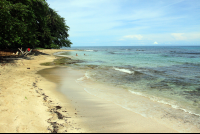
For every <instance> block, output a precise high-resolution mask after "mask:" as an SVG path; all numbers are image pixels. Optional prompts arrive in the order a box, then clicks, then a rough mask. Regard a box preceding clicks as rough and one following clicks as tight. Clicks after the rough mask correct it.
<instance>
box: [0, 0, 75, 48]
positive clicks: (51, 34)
mask: <svg viewBox="0 0 200 134" xmlns="http://www.w3.org/2000/svg"><path fill="white" fill-rule="evenodd" d="M0 26H1V29H0V48H18V47H25V48H27V47H31V48H36V47H40V48H61V47H63V46H64V47H70V46H71V44H72V43H71V42H70V41H69V40H68V39H67V38H68V37H69V35H68V30H69V27H68V26H67V25H66V24H65V20H64V18H62V17H61V16H60V15H58V14H57V13H56V12H55V11H54V10H53V9H51V8H50V7H49V6H48V4H47V2H46V1H45V0H0Z"/></svg>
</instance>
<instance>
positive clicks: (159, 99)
mask: <svg viewBox="0 0 200 134" xmlns="http://www.w3.org/2000/svg"><path fill="white" fill-rule="evenodd" d="M129 92H131V93H132V94H136V95H139V96H143V97H147V98H149V99H150V100H152V101H155V102H158V103H162V104H166V105H169V106H171V107H172V108H174V109H179V110H182V111H184V112H185V113H189V114H193V115H196V116H200V114H196V113H194V112H192V111H190V110H187V109H184V108H181V107H180V106H178V105H176V104H172V103H169V102H167V101H164V100H162V99H161V98H159V97H155V96H152V97H150V96H148V95H144V94H143V93H141V92H135V91H130V90H129ZM174 103H175V102H174Z"/></svg>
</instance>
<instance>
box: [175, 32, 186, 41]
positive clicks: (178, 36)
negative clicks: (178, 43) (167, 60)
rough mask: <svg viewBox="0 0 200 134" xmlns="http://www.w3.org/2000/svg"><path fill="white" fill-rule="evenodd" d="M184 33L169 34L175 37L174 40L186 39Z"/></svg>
mask: <svg viewBox="0 0 200 134" xmlns="http://www.w3.org/2000/svg"><path fill="white" fill-rule="evenodd" d="M183 34H184V33H172V34H171V35H172V36H173V37H174V38H175V39H176V40H186V39H187V38H186V37H184V36H183Z"/></svg>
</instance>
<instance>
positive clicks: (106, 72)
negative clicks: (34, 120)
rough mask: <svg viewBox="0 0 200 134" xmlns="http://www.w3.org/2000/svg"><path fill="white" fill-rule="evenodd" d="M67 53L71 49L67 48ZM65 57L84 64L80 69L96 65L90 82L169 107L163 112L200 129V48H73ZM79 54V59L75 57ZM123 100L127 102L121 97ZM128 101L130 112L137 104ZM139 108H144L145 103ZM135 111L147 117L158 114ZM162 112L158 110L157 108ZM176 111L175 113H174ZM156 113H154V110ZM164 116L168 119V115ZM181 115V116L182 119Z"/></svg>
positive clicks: (80, 64) (89, 74) (87, 74)
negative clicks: (108, 86)
mask: <svg viewBox="0 0 200 134" xmlns="http://www.w3.org/2000/svg"><path fill="white" fill-rule="evenodd" d="M66 49H68V48H66ZM71 49H72V50H78V51H71V52H67V53H65V54H66V55H71V56H73V57H74V58H75V59H80V60H83V61H84V62H83V63H79V67H86V66H87V65H95V68H93V69H90V70H88V71H87V72H86V76H87V78H89V79H91V80H94V81H99V82H103V83H107V84H111V85H113V86H116V87H120V88H122V89H124V90H126V91H128V92H129V93H130V95H131V94H134V95H139V96H144V97H147V98H149V99H150V100H152V101H154V102H158V103H161V104H166V105H169V106H170V109H169V108H168V109H167V108H162V109H161V108H160V111H165V112H166V113H169V112H170V113H172V111H173V114H171V117H172V116H173V117H174V118H179V119H182V120H183V122H190V123H192V124H193V125H196V126H197V127H198V128H200V124H199V122H200V47H197V46H196V47H158V46H157V47H153V46H148V47H134V46H132V47H130V46H121V47H73V48H71ZM76 53H77V54H78V56H75V55H76ZM120 98H121V100H122V99H126V98H122V97H121V96H120ZM128 102H131V100H128V99H127V100H126V105H125V103H124V104H123V103H121V104H120V105H122V106H123V107H126V108H127V109H131V105H133V104H134V102H131V103H128ZM136 105H138V106H139V105H140V106H141V105H143V104H142V102H141V103H140V104H139V102H137V104H136V103H135V104H134V106H136ZM147 107H148V109H149V110H150V109H151V107H152V106H151V107H150V106H147V105H146V106H144V107H143V109H141V107H140V108H135V107H134V109H132V110H133V111H134V112H137V113H140V114H143V115H145V116H154V115H153V114H155V113H156V112H149V111H148V112H147V110H146V111H145V110H144V109H147ZM157 110H159V108H157ZM174 110H175V111H174ZM151 111H153V109H152V110H151ZM166 113H165V115H168V114H166ZM180 115H182V116H180Z"/></svg>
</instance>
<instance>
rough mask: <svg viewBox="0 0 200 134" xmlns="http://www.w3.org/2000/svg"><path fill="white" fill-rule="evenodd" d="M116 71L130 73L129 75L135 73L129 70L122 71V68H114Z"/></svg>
mask: <svg viewBox="0 0 200 134" xmlns="http://www.w3.org/2000/svg"><path fill="white" fill-rule="evenodd" d="M113 69H114V70H117V71H120V72H124V73H128V74H132V73H134V72H132V71H130V70H128V69H120V68H115V67H113Z"/></svg>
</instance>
